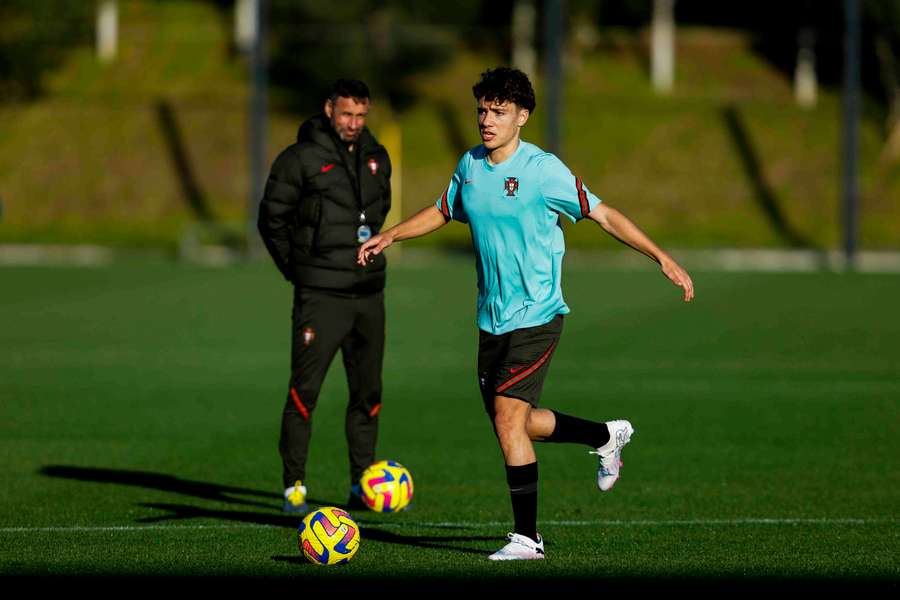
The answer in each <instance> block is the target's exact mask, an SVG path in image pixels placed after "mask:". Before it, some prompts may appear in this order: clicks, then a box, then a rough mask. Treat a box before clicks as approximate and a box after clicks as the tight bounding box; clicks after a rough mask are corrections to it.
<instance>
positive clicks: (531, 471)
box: [506, 462, 538, 541]
mask: <svg viewBox="0 0 900 600" xmlns="http://www.w3.org/2000/svg"><path fill="white" fill-rule="evenodd" d="M506 482H507V483H508V484H509V496H510V498H511V499H512V507H513V517H514V518H515V520H516V530H515V532H516V533H518V534H519V535H524V536H527V537H530V538H531V539H533V540H534V541H537V490H538V488H537V483H538V467H537V463H536V462H533V463H531V464H530V465H522V466H521V467H511V466H509V465H506Z"/></svg>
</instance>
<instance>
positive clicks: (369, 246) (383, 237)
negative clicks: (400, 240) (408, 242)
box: [356, 233, 394, 267]
mask: <svg viewBox="0 0 900 600" xmlns="http://www.w3.org/2000/svg"><path fill="white" fill-rule="evenodd" d="M393 243H394V236H392V235H387V233H379V234H378V235H376V236H374V237H371V238H369V240H368V241H366V242H365V243H364V244H363V245H362V246H360V247H359V250H358V251H357V253H356V262H358V263H359V264H360V265H362V266H363V267H364V266H366V264H367V263H370V262H372V260H373V259H372V257H373V256H377V255H379V254H381V251H382V250H384V249H385V248H387V247H388V246H390V245H391V244H393Z"/></svg>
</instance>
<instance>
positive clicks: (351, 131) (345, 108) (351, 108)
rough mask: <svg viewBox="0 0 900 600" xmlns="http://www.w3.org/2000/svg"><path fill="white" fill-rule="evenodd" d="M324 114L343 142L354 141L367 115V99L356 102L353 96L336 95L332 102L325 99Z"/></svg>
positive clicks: (364, 124)
mask: <svg viewBox="0 0 900 600" xmlns="http://www.w3.org/2000/svg"><path fill="white" fill-rule="evenodd" d="M325 116H326V117H328V118H329V119H331V126H332V127H334V131H335V133H337V134H338V137H339V138H341V141H344V142H355V141H356V139H357V138H358V137H359V134H360V133H362V130H363V127H365V126H366V117H368V116H369V101H368V100H364V101H362V102H357V101H356V100H354V99H353V98H344V97H343V96H338V97H337V100H335V101H334V102H332V101H331V99H328V100H326V101H325Z"/></svg>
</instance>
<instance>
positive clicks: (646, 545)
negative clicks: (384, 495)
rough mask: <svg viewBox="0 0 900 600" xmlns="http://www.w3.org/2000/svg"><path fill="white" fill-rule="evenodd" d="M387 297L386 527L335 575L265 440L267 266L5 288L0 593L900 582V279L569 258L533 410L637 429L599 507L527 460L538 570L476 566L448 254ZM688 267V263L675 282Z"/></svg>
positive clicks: (274, 366) (487, 460)
mask: <svg viewBox="0 0 900 600" xmlns="http://www.w3.org/2000/svg"><path fill="white" fill-rule="evenodd" d="M411 258H412V257H410V259H409V260H406V261H404V263H403V264H400V265H398V266H396V267H395V268H393V269H392V270H391V272H390V274H389V287H388V290H387V305H388V325H387V331H388V338H387V355H386V361H385V369H384V380H385V408H384V410H383V412H382V413H381V415H382V421H381V434H380V438H379V447H378V455H379V458H392V459H394V460H397V461H400V462H401V463H403V464H405V465H406V466H408V467H409V468H410V470H411V471H412V473H413V476H414V478H415V483H416V495H415V498H414V501H413V506H412V508H411V509H410V510H408V511H406V512H403V513H400V514H395V515H379V514H375V513H362V514H359V513H357V514H356V515H355V516H357V518H358V522H359V524H360V526H361V531H362V543H361V547H360V550H359V553H358V554H357V556H356V557H355V558H354V559H353V561H352V562H351V563H350V564H348V565H345V566H342V567H336V568H321V567H315V566H312V565H307V564H305V563H304V562H303V561H302V560H301V557H300V554H299V552H298V550H297V543H296V526H297V522H298V519H296V518H291V517H287V516H284V515H282V514H281V512H280V484H281V482H280V461H279V458H278V454H277V449H276V443H277V435H278V430H279V416H280V411H281V408H282V405H283V402H284V399H285V390H286V383H287V377H288V355H289V337H288V332H289V316H290V289H289V287H288V286H287V285H286V284H285V283H283V282H281V281H280V280H279V277H278V276H277V274H276V272H275V270H274V268H273V267H271V266H270V265H268V264H264V263H258V264H257V263H248V264H245V265H241V266H237V267H234V268H230V269H205V268H199V267H187V266H178V265H174V264H171V263H164V262H153V261H144V260H133V261H122V262H117V263H115V264H114V265H112V266H108V267H102V268H93V269H76V268H71V269H69V268H49V267H44V268H9V267H7V268H3V269H0V352H2V361H0V448H2V457H3V460H2V462H0V474H2V480H3V485H2V486H0V574H2V575H4V576H26V577H29V578H37V577H67V576H81V577H91V576H96V577H105V576H118V577H132V576H134V577H138V576H141V577H180V576H185V577H194V576H206V577H210V578H226V577H254V578H262V579H264V580H270V581H290V582H293V583H297V584H298V585H300V586H301V588H300V589H302V585H303V584H304V583H306V584H311V583H316V582H318V583H327V584H333V583H335V582H339V581H348V582H349V581H355V580H360V581H361V580H362V579H365V578H369V577H372V578H375V577H392V576H393V577H397V578H407V579H410V580H413V579H417V578H422V579H421V580H422V581H428V580H429V578H446V579H449V580H453V579H457V580H459V581H468V582H473V581H474V582H478V581H499V582H505V581H518V582H521V581H532V580H533V581H545V582H546V581H549V582H572V581H584V580H588V579H594V580H596V579H603V580H606V581H608V582H616V581H676V580H685V581H715V580H726V579H727V580H729V581H733V580H740V581H746V582H755V581H770V580H781V581H788V580H790V581H819V582H822V581H825V582H829V581H845V582H846V581H849V582H856V583H861V582H881V583H885V582H887V583H888V584H890V585H897V582H898V580H900V560H898V556H900V412H898V408H900V316H898V313H897V307H898V306H900V277H897V276H891V275H865V274H834V273H818V274H798V273H784V274H750V273H743V274H737V273H732V274H729V273H704V272H696V273H693V276H694V278H695V283H696V288H697V299H696V301H695V302H694V303H693V304H691V305H684V304H683V303H682V302H681V301H680V299H679V291H678V290H677V289H675V288H674V287H672V286H671V285H670V284H669V283H668V282H667V281H665V280H664V279H663V278H662V277H661V276H660V275H659V274H658V273H656V272H655V271H654V270H653V269H650V268H648V269H647V270H645V271H639V272H621V271H615V270H609V269H604V268H603V267H602V265H601V266H596V265H591V264H589V263H588V262H587V261H581V260H578V261H572V263H571V264H569V265H568V266H567V270H566V274H565V277H564V290H565V292H566V299H567V301H568V303H569V305H570V306H571V308H572V313H571V314H570V315H569V316H568V317H566V322H565V330H564V333H563V338H562V342H561V344H560V347H559V349H558V351H557V353H556V356H555V358H554V360H553V364H552V367H551V371H550V375H549V378H548V380H547V383H546V386H545V390H544V399H543V405H544V406H546V407H551V408H555V409H557V410H560V411H562V412H568V413H570V414H576V415H582V416H585V417H588V418H594V419H598V420H607V419H610V418H620V417H625V418H629V419H630V420H631V421H632V422H633V423H634V426H635V428H636V434H635V436H634V437H633V438H632V443H631V444H630V445H629V446H628V447H627V449H626V451H625V452H624V455H623V458H624V460H625V466H624V468H623V476H622V479H621V480H620V481H619V483H618V484H617V486H616V488H615V490H613V491H612V492H611V493H608V494H601V493H599V492H598V491H597V490H596V487H595V477H596V471H595V467H596V463H595V457H593V456H590V455H588V453H587V448H582V447H578V446H558V445H542V446H539V447H538V459H539V464H540V474H541V484H540V512H539V530H540V531H541V532H542V533H543V535H544V537H545V539H546V543H547V546H546V551H547V560H545V561H542V562H539V563H532V562H529V563H527V564H522V563H513V564H494V563H490V562H489V561H487V560H486V559H485V557H486V555H487V554H488V553H490V552H492V551H494V550H496V549H497V548H498V547H499V546H500V545H501V544H502V542H503V538H504V535H505V533H506V532H507V531H509V529H510V527H511V510H510V506H509V497H508V491H507V488H506V483H505V478H504V471H503V465H502V459H501V456H500V453H499V450H498V449H497V446H496V442H495V441H494V439H493V435H492V432H491V428H490V425H489V423H488V421H487V419H486V418H485V415H484V414H483V411H482V408H481V406H480V400H479V397H478V392H477V384H476V379H475V374H474V371H475V368H474V363H475V355H476V345H477V336H476V331H475V328H474V324H473V319H474V296H475V275H474V270H473V266H472V261H471V260H470V259H467V258H460V259H446V258H441V259H435V260H425V259H420V260H412V259H411ZM688 266H690V265H688ZM345 397H346V384H345V381H344V374H343V367H342V365H341V363H340V360H339V359H338V360H336V361H335V363H334V364H333V365H332V368H331V371H330V372H329V375H328V379H327V381H326V383H325V386H324V389H323V391H322V395H321V399H320V402H319V408H318V410H317V412H316V415H315V419H316V420H315V432H314V436H313V442H312V448H311V458H310V463H309V472H308V478H307V482H308V485H309V490H310V497H311V500H312V502H313V503H315V504H322V505H326V504H335V503H342V502H344V501H345V500H346V496H347V490H348V472H347V471H348V467H347V459H346V444H345V441H344V439H343V411H344V406H345Z"/></svg>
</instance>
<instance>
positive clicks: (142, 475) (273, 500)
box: [38, 465, 318, 509]
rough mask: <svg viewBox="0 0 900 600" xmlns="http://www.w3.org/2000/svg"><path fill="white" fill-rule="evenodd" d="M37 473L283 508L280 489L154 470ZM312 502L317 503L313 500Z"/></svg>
mask: <svg viewBox="0 0 900 600" xmlns="http://www.w3.org/2000/svg"><path fill="white" fill-rule="evenodd" d="M38 473H40V474H41V475H44V476H46V477H58V478H61V479H75V480H78V481H91V482H94V483H109V484H116V485H127V486H132V487H142V488H147V489H151V490H159V491H162V492H171V493H173V494H181V495H184V496H192V497H194V498H200V499H203V500H215V501H217V502H228V503H231V504H241V505H244V506H258V507H261V508H271V509H280V508H281V494H279V493H278V492H264V491H260V490H252V489H249V488H241V487H235V486H230V485H222V484H219V483H209V482H205V481H192V480H190V479H180V478H178V477H175V476H174V475H166V474H164V473H153V472H150V471H129V470H125V469H102V468H96V467H75V466H69V465H47V466H45V467H42V468H41V469H40V470H39V471H38ZM232 495H240V496H255V497H257V498H263V499H267V500H268V501H263V500H245V499H241V498H234V497H232ZM310 501H311V502H315V503H318V502H317V501H315V500H312V499H310Z"/></svg>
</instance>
